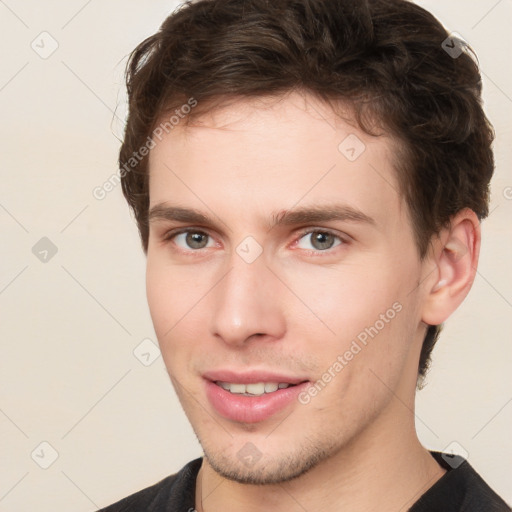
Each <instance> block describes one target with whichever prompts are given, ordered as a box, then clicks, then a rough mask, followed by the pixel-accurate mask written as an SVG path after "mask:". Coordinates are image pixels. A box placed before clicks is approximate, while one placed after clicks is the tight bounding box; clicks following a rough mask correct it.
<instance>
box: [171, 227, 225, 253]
mask: <svg viewBox="0 0 512 512" xmlns="http://www.w3.org/2000/svg"><path fill="white" fill-rule="evenodd" d="M165 239H166V240H173V241H174V243H175V244H176V245H177V246H178V247H179V248H180V249H183V250H186V251H187V250H191V249H192V250H193V251H195V250H198V249H205V248H208V247H213V246H214V245H215V244H214V241H213V240H212V239H211V237H210V235H208V233H205V232H203V231H197V230H180V231H177V232H176V231H175V232H171V233H168V234H167V235H166V237H165ZM209 241H210V242H211V244H210V245H207V244H208V242H209Z"/></svg>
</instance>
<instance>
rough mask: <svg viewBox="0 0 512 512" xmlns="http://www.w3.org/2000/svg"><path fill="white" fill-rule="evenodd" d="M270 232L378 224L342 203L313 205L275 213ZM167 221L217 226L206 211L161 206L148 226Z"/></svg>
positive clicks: (156, 206)
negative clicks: (344, 223) (322, 224)
mask: <svg viewBox="0 0 512 512" xmlns="http://www.w3.org/2000/svg"><path fill="white" fill-rule="evenodd" d="M270 218H271V222H270V223H269V225H268V230H269V231H270V230H271V229H273V228H275V227H277V226H292V225H297V224H307V223H318V222H328V221H349V222H356V223H364V224H369V225H373V226H375V224H376V222H375V220H374V219H373V218H371V217H369V216H368V215H366V214H365V213H363V212H362V211H360V210H358V209H356V208H354V207H352V206H348V205H343V204H327V205H314V206H308V207H300V208H292V209H288V210H280V211H275V212H272V214H271V217H270ZM159 220H166V221H176V222H183V223H189V224H206V225H213V224H215V223H214V222H213V221H212V219H211V218H210V217H209V216H208V215H205V214H204V213H203V212H201V211H199V210H196V209H194V208H183V207H179V206H169V205H167V204H166V203H158V204H156V205H155V206H153V207H152V208H151V209H150V210H149V213H148V223H151V222H155V221H159Z"/></svg>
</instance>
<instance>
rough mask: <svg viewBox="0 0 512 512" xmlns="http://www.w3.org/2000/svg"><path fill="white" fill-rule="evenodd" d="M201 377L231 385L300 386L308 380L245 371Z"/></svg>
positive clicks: (212, 372) (263, 371) (215, 372)
mask: <svg viewBox="0 0 512 512" xmlns="http://www.w3.org/2000/svg"><path fill="white" fill-rule="evenodd" d="M203 377H204V378H205V379H207V380H211V381H212V382H217V381H221V382H229V383H233V384H255V383H257V382H277V383H287V384H300V383H301V382H305V381H307V380H308V379H303V378H300V377H296V376H295V377H294V376H290V375H284V374H282V373H277V372H273V371H267V370H247V371H244V372H237V371H234V370H211V371H207V372H205V373H203Z"/></svg>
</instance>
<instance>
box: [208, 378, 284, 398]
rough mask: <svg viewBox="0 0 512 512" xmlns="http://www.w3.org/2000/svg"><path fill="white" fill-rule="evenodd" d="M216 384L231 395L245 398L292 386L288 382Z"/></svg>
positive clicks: (219, 382) (218, 382)
mask: <svg viewBox="0 0 512 512" xmlns="http://www.w3.org/2000/svg"><path fill="white" fill-rule="evenodd" d="M216 384H217V385H219V386H220V387H221V388H223V389H225V390H226V391H229V392H230V393H234V394H236V395H245V396H261V395H264V394H265V393H273V392H274V391H277V390H278V389H284V388H287V387H289V386H291V385H292V384H288V383H286V382H257V383H254V384H236V383H231V382H221V381H217V382H216Z"/></svg>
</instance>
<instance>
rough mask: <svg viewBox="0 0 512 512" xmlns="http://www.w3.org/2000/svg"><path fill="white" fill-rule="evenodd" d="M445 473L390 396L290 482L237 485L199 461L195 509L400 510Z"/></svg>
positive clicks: (213, 511) (411, 419)
mask: <svg viewBox="0 0 512 512" xmlns="http://www.w3.org/2000/svg"><path fill="white" fill-rule="evenodd" d="M404 416H405V417H406V418H407V420H408V421H404ZM398 426H400V427H399V429H398ZM444 473H445V470H443V469H442V468H441V467H440V466H439V465H438V464H437V462H436V461H435V460H434V458H433V457H432V456H431V455H430V454H429V452H428V451H427V450H426V449H425V448H423V446H422V445H421V443H420V442H419V440H418V438H417V435H416V431H415V428H414V414H413V412H412V410H410V409H408V408H407V406H405V405H404V404H403V402H401V401H399V400H392V401H391V404H390V407H388V409H387V410H386V411H385V412H384V413H383V414H382V415H381V416H380V417H379V419H378V420H377V421H376V422H374V423H372V425H371V426H370V427H369V428H368V429H366V431H365V432H363V433H361V434H360V435H359V436H358V438H357V440H354V441H352V442H351V443H350V444H349V445H348V446H345V447H343V448H341V449H340V450H339V451H338V452H337V453H336V454H335V455H333V456H332V457H330V458H329V459H327V460H324V461H322V462H321V463H320V464H318V465H317V466H316V467H314V468H312V469H311V470H310V471H308V472H307V473H306V474H304V475H302V476H300V477H298V478H296V479H294V480H291V481H289V482H284V483H282V484H276V485H268V486H255V485H244V484H239V483H237V482H233V481H231V480H227V479H225V478H223V477H221V476H220V475H218V474H217V473H216V472H215V471H214V470H213V469H212V468H211V466H210V465H209V464H208V461H207V460H206V458H205V459H203V464H202V466H201V469H200V471H199V474H198V477H197V487H196V509H197V511H198V512H218V511H222V512H230V511H235V510H236V511H239V510H244V511H247V512H252V511H257V510H258V511H259V510H267V509H269V510H274V511H277V512H279V511H283V512H285V511H286V512H290V511H292V512H293V511H295V510H297V511H301V512H303V511H304V510H322V511H323V512H331V511H333V512H334V511H338V510H340V505H343V509H344V510H350V511H351V512H363V511H367V510H380V511H382V512H386V511H390V512H396V511H399V510H403V511H405V510H408V509H409V507H411V506H412V505H413V504H414V503H415V502H416V501H417V500H418V498H419V497H420V496H421V495H422V494H423V493H424V492H425V491H426V490H427V489H429V488H430V487H431V486H432V485H433V484H434V483H435V482H436V481H437V480H438V479H439V478H440V477H441V476H442V475H443V474H444Z"/></svg>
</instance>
